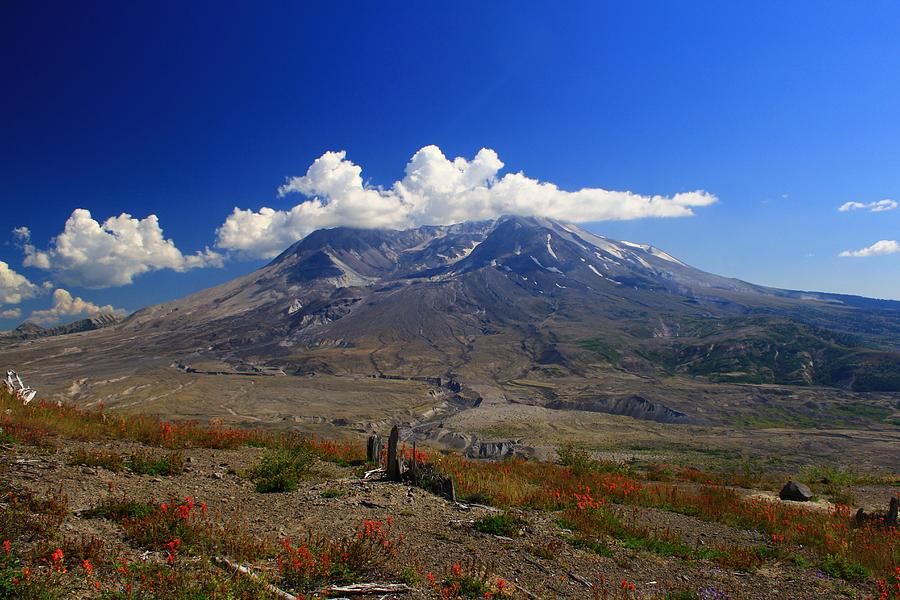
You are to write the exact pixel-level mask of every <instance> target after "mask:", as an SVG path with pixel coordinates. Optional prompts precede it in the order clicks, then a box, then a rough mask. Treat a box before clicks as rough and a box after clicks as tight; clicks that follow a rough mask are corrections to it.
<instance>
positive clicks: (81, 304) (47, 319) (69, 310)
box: [28, 288, 126, 325]
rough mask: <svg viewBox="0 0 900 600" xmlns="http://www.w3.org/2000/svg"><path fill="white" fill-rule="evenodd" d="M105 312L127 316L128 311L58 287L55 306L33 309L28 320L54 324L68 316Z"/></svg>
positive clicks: (85, 315)
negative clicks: (102, 304)
mask: <svg viewBox="0 0 900 600" xmlns="http://www.w3.org/2000/svg"><path fill="white" fill-rule="evenodd" d="M105 313H106V314H114V315H118V316H125V314H126V311H125V310H123V309H121V308H114V307H113V306H111V305H109V304H107V305H106V306H97V305H96V304H94V303H93V302H89V301H87V300H83V299H82V298H78V297H73V296H72V294H70V293H69V292H68V291H67V290H64V289H62V288H57V289H56V290H54V292H53V306H52V307H50V308H48V309H45V310H36V311H33V312H32V313H31V316H29V317H28V320H29V321H32V322H34V323H38V324H40V325H52V324H54V323H58V322H59V321H62V320H63V319H67V318H73V317H93V316H95V315H100V314H105Z"/></svg>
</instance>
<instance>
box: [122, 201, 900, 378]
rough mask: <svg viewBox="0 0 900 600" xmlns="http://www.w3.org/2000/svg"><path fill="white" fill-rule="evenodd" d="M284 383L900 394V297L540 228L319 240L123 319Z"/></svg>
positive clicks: (136, 329)
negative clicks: (704, 384)
mask: <svg viewBox="0 0 900 600" xmlns="http://www.w3.org/2000/svg"><path fill="white" fill-rule="evenodd" d="M118 329H120V330H121V331H122V332H123V335H134V334H138V333H140V332H144V333H151V332H152V334H153V336H154V339H156V340H157V342H156V343H157V344H158V345H159V347H160V348H161V349H165V351H167V352H172V353H174V354H177V355H178V356H179V358H190V357H191V356H197V357H210V358H212V357H214V358H215V359H216V360H223V361H226V362H241V361H248V362H251V363H253V364H258V365H264V366H268V367H278V368H281V369H284V370H285V372H288V373H300V374H303V373H316V372H321V373H334V374H346V373H355V374H361V373H362V374H372V375H385V374H388V375H401V376H431V377H438V376H444V377H461V378H463V379H467V380H469V381H478V380H489V381H499V380H503V381H507V380H513V379H517V378H531V377H534V376H539V377H586V376H594V375H596V374H597V373H598V371H599V372H602V371H604V370H616V371H625V372H630V373H634V374H638V375H642V376H658V377H664V376H671V375H679V376H685V377H693V378H699V379H702V380H704V381H711V382H717V381H727V382H738V383H740V382H744V383H779V384H793V385H826V386H839V387H844V388H847V389H853V390H863V391H865V390H882V391H892V390H900V302H892V301H878V300H872V299H865V298H857V297H852V296H839V295H832V294H823V293H814V292H797V291H790V290H778V289H771V288H766V287H762V286H757V285H753V284H750V283H746V282H743V281H740V280H737V279H730V278H726V277H720V276H717V275H712V274H709V273H705V272H703V271H700V270H698V269H695V268H693V267H690V266H689V265H686V264H684V263H683V262H681V261H680V260H678V259H677V258H675V257H673V256H670V255H669V254H667V253H666V252H664V251H662V250H660V249H657V248H654V247H652V246H649V245H645V244H637V243H632V242H623V241H614V240H611V239H607V238H604V237H601V236H598V235H595V234H592V233H590V232H588V231H585V230H583V229H581V228H578V227H575V226H573V225H568V224H565V223H560V222H557V221H553V220H549V219H541V218H521V217H505V218H501V219H499V220H497V221H487V222H476V223H463V224H459V225H452V226H446V227H436V226H432V227H421V228H418V229H411V230H407V231H386V230H359V229H350V228H335V229H328V230H320V231H316V232H314V233H312V234H310V235H309V236H307V237H306V238H304V239H303V240H301V241H299V242H297V243H295V244H294V245H292V246H291V247H290V248H288V249H287V250H285V251H284V252H283V253H282V254H281V255H280V256H278V257H277V258H276V259H274V260H273V261H272V262H271V263H270V264H268V265H267V266H265V267H263V268H262V269H260V270H258V271H256V272H254V273H252V274H250V275H247V276H245V277H242V278H239V279H237V280H234V281H232V282H229V283H226V284H224V285H221V286H218V287H215V288H211V289H209V290H205V291H202V292H199V293H197V294H194V295H192V296H189V297H187V298H184V299H182V300H178V301H175V302H170V303H166V304H162V305H158V306H154V307H150V308H147V309H144V310H142V311H139V312H137V313H135V314H134V315H132V316H131V317H130V318H128V319H127V320H126V321H125V322H124V323H122V324H121V325H119V326H118Z"/></svg>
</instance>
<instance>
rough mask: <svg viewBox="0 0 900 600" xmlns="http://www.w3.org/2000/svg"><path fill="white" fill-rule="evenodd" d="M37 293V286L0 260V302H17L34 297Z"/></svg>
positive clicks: (38, 289)
mask: <svg viewBox="0 0 900 600" xmlns="http://www.w3.org/2000/svg"><path fill="white" fill-rule="evenodd" d="M38 293H40V288H39V287H38V286H36V285H35V284H33V283H31V282H30V281H28V278H27V277H25V276H24V275H22V274H20V273H16V272H15V271H13V270H12V269H10V268H9V265H8V264H7V263H5V262H3V261H2V260H0V304H18V303H19V302H21V301H22V300H25V299H26V298H34V297H35V296H36V295H38Z"/></svg>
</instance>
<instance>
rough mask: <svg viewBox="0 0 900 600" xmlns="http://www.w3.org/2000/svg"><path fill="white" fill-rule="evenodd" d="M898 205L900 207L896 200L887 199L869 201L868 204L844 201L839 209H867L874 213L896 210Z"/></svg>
mask: <svg viewBox="0 0 900 600" xmlns="http://www.w3.org/2000/svg"><path fill="white" fill-rule="evenodd" d="M898 207H900V204H898V203H897V201H896V200H889V199H885V200H878V201H877V202H869V203H868V204H864V203H862V202H844V203H843V204H841V206H840V207H839V208H838V211H840V212H853V211H857V210H866V211H869V212H873V213H880V212H888V211H889V210H896V209H897V208H898Z"/></svg>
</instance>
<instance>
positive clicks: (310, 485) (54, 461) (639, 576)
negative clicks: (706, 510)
mask: <svg viewBox="0 0 900 600" xmlns="http://www.w3.org/2000/svg"><path fill="white" fill-rule="evenodd" d="M79 447H83V448H91V449H95V450H96V449H101V448H102V449H105V450H109V451H115V452H119V453H130V452H134V451H136V450H145V451H147V452H155V453H161V452H162V451H161V450H159V449H150V448H143V447H141V446H140V445H139V444H135V443H125V442H115V443H82V442H69V441H67V442H66V443H65V446H64V447H61V448H58V449H57V450H55V451H52V450H51V451H48V450H46V449H39V448H33V447H29V446H18V447H15V448H12V449H10V450H9V451H8V452H6V453H5V454H4V457H3V460H5V461H6V462H7V471H6V473H5V477H6V478H7V479H8V485H9V486H10V487H12V488H13V489H21V488H27V489H30V490H32V491H35V492H47V491H51V490H55V489H58V488H61V489H62V490H63V491H64V492H65V494H66V495H67V496H68V499H69V502H70V509H71V514H70V516H69V517H68V518H67V519H66V521H65V523H64V524H63V528H62V529H63V533H64V534H65V535H70V536H71V535H87V536H97V537H99V538H101V539H103V540H104V543H105V547H106V548H108V549H109V552H110V553H112V554H114V555H120V556H123V557H127V558H128V559H129V560H130V561H137V560H157V561H163V560H164V556H163V555H162V554H161V553H152V552H145V551H144V550H141V549H137V548H133V547H131V546H129V545H128V543H127V542H126V541H125V540H124V538H123V536H122V532H121V529H120V528H119V526H118V525H115V524H113V523H111V522H108V521H104V520H100V519H87V518H83V517H82V516H81V513H82V512H83V511H86V510H87V509H90V508H91V507H93V506H96V505H97V504H98V503H99V502H100V500H102V499H103V498H105V497H107V496H108V495H109V494H113V495H115V496H117V497H121V496H123V495H124V496H127V497H129V498H133V499H136V500H143V501H150V500H153V501H157V502H162V501H164V500H166V499H168V498H169V497H171V496H177V497H184V496H192V497H194V498H196V499H198V500H202V501H204V502H206V503H207V504H208V506H209V510H210V511H211V512H213V513H214V514H217V515H218V516H219V517H220V518H221V519H223V520H225V521H230V522H242V523H245V524H246V526H247V528H248V529H249V530H250V531H251V532H253V533H254V534H255V535H257V536H260V537H264V538H271V539H272V540H273V541H277V540H280V539H283V538H290V539H292V540H294V541H297V540H300V539H302V538H303V537H304V536H305V535H307V534H308V533H309V532H311V531H312V532H322V533H327V534H328V535H332V536H338V535H344V534H347V535H349V534H351V533H352V532H353V531H354V529H355V528H356V527H357V526H358V525H359V524H360V523H361V522H362V521H363V520H364V519H375V520H385V519H387V517H392V518H393V520H394V522H395V527H396V529H397V531H399V532H400V533H402V534H403V535H404V538H405V539H404V541H403V542H402V543H401V544H400V546H399V550H398V552H399V555H398V556H397V558H396V559H395V560H392V562H390V563H389V564H388V565H387V566H386V567H385V571H384V572H382V573H378V574H375V575H373V577H372V578H371V581H398V580H399V573H400V572H401V570H403V569H404V567H410V566H412V567H414V568H415V569H417V570H418V572H419V573H420V575H421V581H422V583H420V585H419V586H418V587H417V588H415V589H414V590H413V591H412V592H410V593H407V594H401V595H392V596H391V597H392V598H433V597H435V596H434V592H433V591H432V590H430V588H428V586H427V583H426V582H425V574H426V573H428V572H432V573H434V574H435V575H436V576H437V577H438V578H441V577H443V576H444V575H446V574H447V573H448V572H449V570H450V567H451V566H452V565H454V564H456V563H460V564H463V565H472V564H477V565H480V566H481V567H482V568H486V569H487V570H489V571H490V572H491V573H493V574H494V575H496V576H499V577H503V578H505V579H506V580H508V581H510V582H512V583H514V584H515V585H516V586H517V587H518V588H519V590H520V592H519V594H520V596H521V597H532V598H590V597H592V596H591V591H590V590H589V589H588V588H587V587H586V585H585V584H586V583H597V582H601V581H602V582H605V583H604V585H606V586H607V587H608V588H609V589H615V588H617V587H618V585H619V582H621V580H623V579H627V580H628V581H630V582H634V583H635V584H636V587H637V591H638V592H639V593H640V594H644V595H646V596H647V597H652V596H654V595H655V594H663V593H664V592H665V591H666V590H671V589H691V590H698V589H699V588H708V589H709V590H711V591H710V592H709V594H710V595H709V597H716V598H719V597H727V598H731V599H738V598H741V599H747V600H757V599H759V600H762V599H768V598H796V599H807V598H808V599H813V598H815V599H821V598H845V597H847V596H848V595H849V596H850V597H860V598H862V597H865V596H866V595H867V594H871V593H873V591H874V590H873V589H871V588H870V587H869V586H868V585H867V584H851V583H847V582H845V581H842V580H838V579H834V578H831V577H829V576H827V575H824V574H822V573H820V572H817V571H815V570H814V569H810V568H801V567H798V566H797V565H796V564H795V563H794V562H792V561H788V560H779V561H776V562H769V563H766V565H765V567H763V568H761V569H759V570H756V571H754V572H751V573H746V572H739V571H732V570H728V569H723V568H721V567H719V566H717V565H715V564H714V563H712V562H707V561H693V560H692V561H684V560H679V559H676V558H671V557H663V556H659V555H655V554H651V553H649V552H645V551H638V550H631V549H627V548H625V547H623V546H621V545H615V543H612V544H611V546H610V547H611V549H612V556H611V557H607V556H601V555H598V554H596V553H593V552H590V551H585V550H579V549H576V548H574V547H572V546H571V545H570V544H569V543H568V542H567V541H566V532H565V531H563V530H561V529H560V527H559V526H558V525H557V524H556V523H555V522H554V521H555V515H554V514H552V513H543V512H537V511H534V512H521V513H520V514H521V516H522V517H523V518H524V519H525V521H526V522H527V526H526V527H525V528H524V530H523V531H522V534H521V535H519V536H516V537H514V538H502V537H498V536H492V535H487V534H483V533H480V532H478V531H476V530H475V529H474V527H473V522H474V521H475V520H476V519H478V518H480V517H481V516H483V515H485V514H488V513H490V512H494V511H496V509H492V508H490V507H483V506H477V505H472V506H469V505H463V504H453V503H451V502H449V501H447V500H445V499H443V498H440V497H437V496H435V495H432V494H431V493H429V492H426V491H424V490H421V489H418V488H411V487H407V486H406V485H403V484H395V483H388V482H382V481H378V480H363V479H362V478H361V476H360V475H361V469H359V468H353V467H338V466H336V465H333V464H331V463H321V464H319V465H318V466H317V469H316V475H315V476H314V477H313V478H311V479H310V480H308V481H304V482H302V483H301V485H300V488H299V489H298V490H297V491H294V492H291V493H281V494H260V493H257V492H256V491H255V490H254V488H253V485H252V484H251V483H250V482H248V481H247V480H245V479H244V478H242V477H241V476H240V475H239V474H240V473H241V472H242V471H243V470H244V469H246V468H247V467H248V466H249V465H251V464H252V463H253V462H254V460H255V459H256V458H257V456H258V455H259V453H260V452H261V450H258V449H253V448H242V449H237V450H208V449H188V450H185V451H184V455H185V459H186V465H187V472H185V473H184V474H182V475H178V476H172V477H152V476H145V475H135V474H132V473H130V472H119V473H114V472H111V471H108V470H106V469H103V468H89V467H80V466H69V465H68V464H67V458H68V454H69V453H70V452H72V451H73V450H75V449H76V448H79ZM865 492H866V493H865V496H866V497H867V498H868V497H875V496H876V495H878V494H879V493H880V495H881V497H886V495H889V494H890V493H891V492H890V490H889V489H884V488H881V489H875V486H870V489H867V490H865ZM747 493H748V494H753V493H761V492H757V491H753V490H750V491H747ZM330 496H337V497H330ZM614 510H616V511H617V512H619V513H620V515H621V516H622V517H623V518H633V519H636V520H637V521H638V522H640V523H641V524H646V525H648V526H650V527H654V528H659V529H661V530H668V531H671V532H674V533H677V534H678V535H680V536H681V537H682V539H683V540H684V541H685V543H687V544H689V545H691V546H697V547H702V546H709V547H715V546H716V545H720V544H736V545H746V546H748V547H750V546H759V545H760V544H763V543H765V540H763V539H762V538H761V535H760V534H759V533H757V532H754V531H747V530H741V529H735V528H732V527H728V526H726V525H723V524H719V523H709V522H704V521H701V520H698V519H695V518H693V517H689V516H685V515H681V514H675V513H670V512H666V511H662V510H655V509H632V508H630V507H614ZM804 552H805V551H804V550H803V549H802V548H798V549H797V554H801V555H802V554H804ZM713 591H717V592H721V593H724V594H725V596H713V595H712V593H713ZM701 597H703V596H701Z"/></svg>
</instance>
